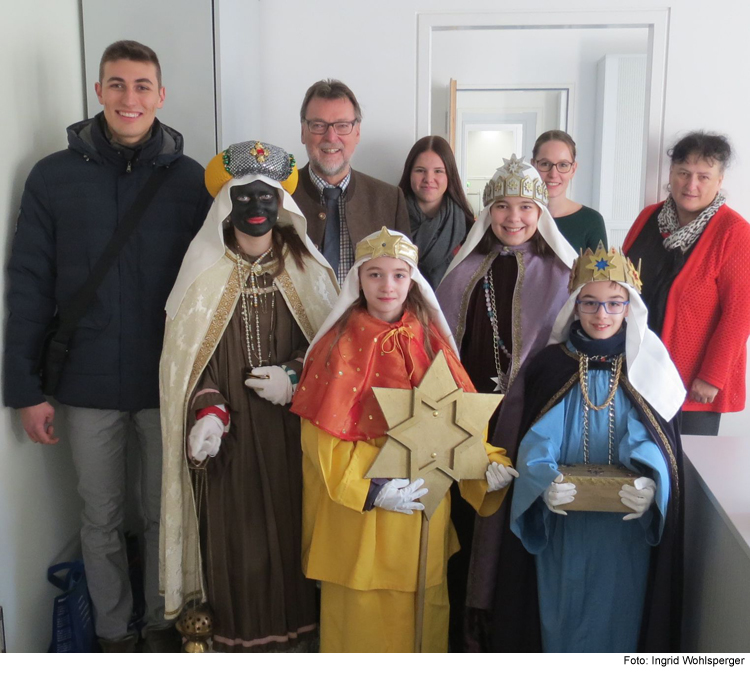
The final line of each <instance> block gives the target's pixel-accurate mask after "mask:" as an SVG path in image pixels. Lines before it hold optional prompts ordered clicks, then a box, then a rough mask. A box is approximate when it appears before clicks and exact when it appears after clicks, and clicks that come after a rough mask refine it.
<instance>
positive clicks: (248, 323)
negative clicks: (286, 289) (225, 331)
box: [237, 246, 276, 369]
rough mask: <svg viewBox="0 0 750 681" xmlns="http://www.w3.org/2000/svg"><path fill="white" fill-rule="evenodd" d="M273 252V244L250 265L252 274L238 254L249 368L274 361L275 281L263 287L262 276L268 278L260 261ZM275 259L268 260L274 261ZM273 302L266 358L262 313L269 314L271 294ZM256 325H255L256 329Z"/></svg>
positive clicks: (238, 274)
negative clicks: (263, 344)
mask: <svg viewBox="0 0 750 681" xmlns="http://www.w3.org/2000/svg"><path fill="white" fill-rule="evenodd" d="M272 251H273V246H271V248H269V249H268V250H267V251H266V252H265V253H263V254H262V255H261V256H260V257H258V258H256V259H255V260H253V261H252V262H251V263H250V264H249V270H250V271H249V273H247V274H246V268H247V267H248V264H247V263H245V261H244V259H243V258H242V256H241V255H238V256H237V276H238V278H239V280H240V298H241V301H242V322H243V326H244V331H245V346H246V349H247V360H248V362H249V364H250V369H255V368H256V367H260V366H264V365H268V364H270V363H271V350H272V348H273V332H274V326H275V312H276V295H275V293H276V282H274V281H271V285H270V286H266V287H265V288H262V287H261V279H262V278H263V279H264V278H265V277H264V275H265V274H267V272H264V266H263V265H261V261H262V260H263V259H264V258H265V257H266V256H267V255H268V254H269V253H271V252H272ZM272 263H273V261H271V262H269V263H266V265H270V264H272ZM269 295H270V298H271V303H270V309H271V325H270V328H269V332H268V354H267V356H266V357H265V358H264V357H263V349H262V344H261V337H260V315H261V312H262V313H263V314H266V313H267V312H268V309H269V303H268V297H269ZM253 327H255V328H253Z"/></svg>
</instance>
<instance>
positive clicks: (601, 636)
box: [510, 249, 685, 653]
mask: <svg viewBox="0 0 750 681" xmlns="http://www.w3.org/2000/svg"><path fill="white" fill-rule="evenodd" d="M638 283H639V279H638V276H637V272H635V270H634V269H633V268H632V265H631V264H630V263H629V261H627V260H626V259H625V258H624V257H622V256H621V255H619V254H616V253H614V252H612V253H606V251H604V250H603V249H601V250H600V251H597V253H596V254H593V253H591V251H587V253H586V254H584V255H582V256H581V258H579V260H578V261H577V262H576V266H575V268H574V274H573V277H572V279H571V287H572V289H573V290H572V294H571V297H570V299H569V300H568V303H567V304H566V306H565V307H564V308H563V310H562V311H561V313H560V315H559V317H558V319H557V322H556V324H555V328H554V330H553V336H552V341H551V342H553V341H558V342H557V343H556V344H554V345H551V346H548V347H547V348H546V349H545V350H544V351H543V352H542V353H541V354H540V356H539V359H537V360H534V361H533V362H532V364H531V366H530V367H529V375H530V382H529V383H528V384H527V392H528V391H533V390H534V389H535V387H537V388H538V387H539V386H542V385H544V377H545V374H547V375H548V374H549V372H551V371H554V372H555V373H556V380H553V381H552V383H553V384H554V385H555V386H558V385H559V383H560V381H561V379H559V376H560V375H561V374H560V371H561V370H562V371H563V373H565V374H566V375H567V374H569V377H568V378H567V380H565V381H564V382H563V384H562V386H559V389H558V390H557V391H556V392H554V393H549V394H548V395H546V397H548V398H549V399H546V400H545V399H543V398H541V397H540V396H539V394H537V395H536V396H535V397H531V398H529V399H527V407H528V409H527V411H528V412H530V413H525V416H524V420H525V421H526V422H527V423H532V425H530V427H529V428H528V430H527V431H526V434H525V436H524V437H523V439H522V441H521V443H520V446H519V451H518V461H517V469H518V471H519V474H520V477H519V478H518V480H517V481H516V483H515V492H514V497H513V502H512V508H511V526H510V527H511V530H512V532H513V533H514V534H516V535H517V536H518V537H519V539H520V540H521V542H522V543H523V546H524V547H525V549H526V550H527V551H528V552H529V553H531V554H533V555H534V562H535V567H536V575H537V592H538V600H539V623H540V629H541V640H542V647H543V650H544V651H545V652H621V653H625V652H636V651H638V650H641V649H643V648H645V647H649V644H648V638H649V636H650V632H652V631H653V629H654V628H655V627H659V626H661V625H659V624H657V623H663V622H667V623H668V628H669V627H671V628H674V629H679V618H676V613H677V612H679V596H678V595H674V594H673V593H672V590H671V589H670V588H669V586H668V585H666V586H665V585H664V584H662V582H663V581H664V578H665V576H666V575H667V574H668V573H669V571H670V570H669V569H664V567H663V563H664V561H665V559H666V560H672V561H674V560H675V559H676V560H679V559H678V558H677V557H676V556H672V555H666V556H665V555H663V552H662V553H661V554H659V555H657V556H655V554H654V547H657V546H659V545H660V543H661V541H662V538H663V537H664V535H665V531H666V532H667V534H668V535H669V539H668V542H667V543H668V545H669V547H670V548H669V553H670V554H671V551H672V549H673V548H674V547H675V546H676V545H677V543H676V542H675V541H674V538H675V536H676V535H677V536H679V517H678V516H679V508H680V501H679V499H680V490H679V477H680V476H679V468H680V463H679V459H680V447H679V438H678V437H676V435H675V433H674V430H673V429H672V428H671V424H669V423H667V422H668V421H669V420H670V419H672V417H673V416H674V415H675V413H676V412H677V410H678V409H679V407H680V405H681V404H682V401H683V399H684V394H685V393H684V388H683V387H682V382H681V381H680V379H679V375H678V374H677V371H676V369H675V368H674V365H673V364H672V362H671V360H670V359H669V356H668V354H667V353H666V350H665V349H664V346H663V345H662V344H661V342H660V341H659V339H658V338H657V337H656V336H655V335H654V334H653V333H651V332H650V331H649V330H648V329H647V327H646V323H645V318H646V308H645V306H644V305H643V303H642V301H641V299H640V296H639V294H638V290H637V288H638ZM574 313H575V317H576V320H575V321H574V319H573V316H574ZM559 341H563V342H559ZM552 367H554V369H552ZM561 367H567V369H561ZM576 370H577V371H576ZM541 392H542V393H545V390H544V389H542V390H541ZM546 392H549V391H546ZM535 402H536V404H534V403H535ZM582 463H586V464H591V465H592V466H597V465H607V464H616V465H617V464H619V465H620V466H623V467H625V468H627V469H629V470H631V471H634V472H635V473H636V474H637V477H636V478H635V480H634V481H633V483H632V484H626V485H623V487H622V489H621V490H620V492H619V496H620V500H621V503H622V512H621V513H615V512H601V511H570V512H567V511H566V510H565V506H566V504H570V503H571V502H572V501H573V500H574V499H575V496H576V493H577V490H576V487H575V485H574V484H573V483H571V482H567V481H566V480H565V478H564V475H563V473H564V469H562V471H563V472H562V473H561V469H560V467H561V466H565V465H571V464H582ZM668 520H669V524H668V522H667V521H668ZM665 528H666V529H665ZM673 577H674V578H675V579H678V578H679V575H678V574H673ZM661 589H668V590H669V591H670V596H669V597H668V598H667V597H666V595H665V594H663V593H660V590H661ZM665 599H666V600H667V601H668V604H667V610H668V614H667V616H666V618H665V617H664V614H663V606H664V601H665ZM675 619H676V621H675ZM678 635H679V634H678V632H677V631H674V632H672V635H671V639H670V640H671V642H670V643H669V644H668V647H670V648H671V647H672V646H673V645H675V643H674V641H676V640H677V637H678ZM661 640H662V641H663V640H665V639H663V638H662V639H661Z"/></svg>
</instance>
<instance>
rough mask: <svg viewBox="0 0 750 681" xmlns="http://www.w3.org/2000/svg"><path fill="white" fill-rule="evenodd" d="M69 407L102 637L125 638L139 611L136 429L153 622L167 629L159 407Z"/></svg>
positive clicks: (146, 579) (85, 554)
mask: <svg viewBox="0 0 750 681" xmlns="http://www.w3.org/2000/svg"><path fill="white" fill-rule="evenodd" d="M63 410H64V414H65V420H66V422H67V434H68V440H69V442H70V446H71V449H72V453H73V463H74V464H75V467H76V472H77V473H78V494H79V495H80V497H81V499H82V500H83V512H82V514H81V545H82V548H83V561H84V564H85V566H86V579H87V581H88V586H89V592H90V593H91V600H92V602H93V605H94V621H95V624H96V633H97V636H99V637H100V638H106V639H116V638H121V637H123V636H125V635H126V634H127V633H128V622H129V621H130V616H131V611H132V609H133V596H132V593H131V591H130V580H129V577H128V561H127V555H126V550H125V539H124V535H123V526H124V523H125V503H126V482H127V477H126V469H127V467H126V458H127V442H128V434H129V432H130V429H131V428H134V429H135V432H136V434H137V437H138V442H139V445H140V447H139V449H140V457H141V495H140V496H141V514H142V518H143V523H144V525H143V538H144V542H143V543H144V546H143V547H142V555H143V572H144V574H143V582H144V591H145V599H146V624H147V625H153V626H156V627H159V626H164V599H163V598H162V597H160V596H159V572H158V571H159V513H160V500H161V459H162V456H161V452H162V444H161V427H160V422H159V410H158V409H143V410H141V411H136V412H122V411H114V410H109V409H84V408H82V407H70V406H64V407H63Z"/></svg>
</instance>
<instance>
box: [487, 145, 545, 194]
mask: <svg viewBox="0 0 750 681" xmlns="http://www.w3.org/2000/svg"><path fill="white" fill-rule="evenodd" d="M506 196H517V197H520V198H524V199H531V200H532V201H538V202H539V203H542V204H544V205H545V206H546V205H547V203H548V201H549V196H548V194H547V185H546V184H544V182H543V181H542V178H541V177H539V173H537V171H536V169H535V168H533V167H532V166H530V165H529V164H528V163H524V161H523V156H522V157H521V158H516V155H515V154H513V155H512V156H511V157H510V159H507V158H504V159H503V165H502V166H500V167H499V168H498V169H497V172H496V173H495V174H494V176H493V177H492V179H491V180H490V181H489V182H488V183H487V185H486V186H485V188H484V195H483V196H482V200H483V201H484V205H485V206H489V205H490V204H491V203H493V202H494V201H497V200H498V199H502V198H504V197H506Z"/></svg>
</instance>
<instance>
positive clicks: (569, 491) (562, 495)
mask: <svg viewBox="0 0 750 681" xmlns="http://www.w3.org/2000/svg"><path fill="white" fill-rule="evenodd" d="M564 479H565V477H564V476H563V474H562V473H560V475H558V476H557V477H556V478H555V480H554V482H551V483H550V484H549V487H548V488H547V489H546V490H544V495H543V498H544V503H545V504H547V508H548V509H549V510H550V511H552V513H557V514H558V515H568V514H567V512H566V511H561V510H560V509H559V508H557V507H558V506H562V505H563V504H569V503H570V502H571V501H573V500H574V499H575V496H576V492H577V491H578V490H577V489H576V486H575V485H574V484H573V483H572V482H563V480H564Z"/></svg>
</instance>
